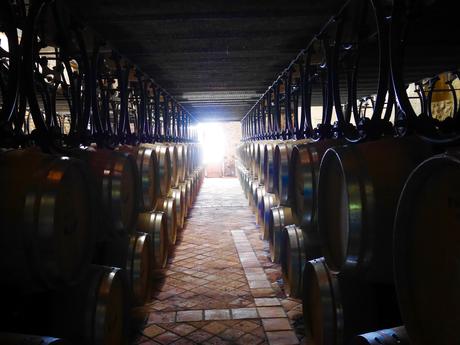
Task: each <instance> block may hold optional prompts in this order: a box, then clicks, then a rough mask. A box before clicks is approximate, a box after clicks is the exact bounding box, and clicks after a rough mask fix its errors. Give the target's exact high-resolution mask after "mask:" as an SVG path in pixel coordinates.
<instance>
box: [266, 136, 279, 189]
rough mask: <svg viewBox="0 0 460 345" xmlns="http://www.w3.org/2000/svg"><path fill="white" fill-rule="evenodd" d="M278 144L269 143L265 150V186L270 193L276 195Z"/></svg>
mask: <svg viewBox="0 0 460 345" xmlns="http://www.w3.org/2000/svg"><path fill="white" fill-rule="evenodd" d="M277 143H278V142H276V141H274V142H268V143H267V144H266V145H265V148H264V155H263V167H264V185H265V189H266V190H267V192H268V193H276V191H277V189H278V188H277V187H276V183H277V181H275V161H274V156H275V145H276V144H277Z"/></svg>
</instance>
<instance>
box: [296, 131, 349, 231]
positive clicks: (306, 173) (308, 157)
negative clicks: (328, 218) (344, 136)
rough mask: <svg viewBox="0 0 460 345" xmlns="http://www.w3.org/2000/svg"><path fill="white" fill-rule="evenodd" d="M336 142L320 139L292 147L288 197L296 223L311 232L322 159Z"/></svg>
mask: <svg viewBox="0 0 460 345" xmlns="http://www.w3.org/2000/svg"><path fill="white" fill-rule="evenodd" d="M339 144H340V142H339V141H337V140H321V141H318V142H315V143H307V144H301V145H296V146H295V147H293V148H292V153H291V161H290V167H289V175H290V182H291V185H290V186H289V193H290V196H289V199H290V200H291V207H292V211H293V213H294V216H295V218H296V219H297V221H298V222H299V225H300V226H302V227H303V228H304V229H305V231H308V232H311V233H312V234H313V233H317V231H318V213H317V203H318V201H317V198H318V178H319V168H320V164H321V159H322V158H323V155H324V153H325V152H326V150H327V149H329V148H330V147H333V146H337V145H339ZM311 237H313V236H311Z"/></svg>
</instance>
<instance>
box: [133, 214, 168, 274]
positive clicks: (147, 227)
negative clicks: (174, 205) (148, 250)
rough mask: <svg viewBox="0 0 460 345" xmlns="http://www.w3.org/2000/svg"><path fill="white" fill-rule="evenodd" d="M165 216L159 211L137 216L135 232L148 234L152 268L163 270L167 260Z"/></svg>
mask: <svg viewBox="0 0 460 345" xmlns="http://www.w3.org/2000/svg"><path fill="white" fill-rule="evenodd" d="M167 222H168V221H167V216H166V214H165V213H164V212H161V211H151V212H144V213H140V214H139V218H138V220H137V230H138V231H140V232H145V233H148V234H150V238H151V244H152V251H153V267H154V268H164V267H166V262H167V260H168V246H169V244H168V225H167Z"/></svg>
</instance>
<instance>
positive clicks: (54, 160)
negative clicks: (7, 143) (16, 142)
mask: <svg viewBox="0 0 460 345" xmlns="http://www.w3.org/2000/svg"><path fill="white" fill-rule="evenodd" d="M89 175H90V174H89V171H88V169H87V167H86V165H85V164H83V163H82V162H81V161H79V160H77V159H74V158H69V157H64V156H58V155H48V154H43V153H41V152H39V151H38V150H32V149H28V150H10V151H5V152H1V153H0V190H1V191H2V197H1V198H0V228H1V231H0V270H1V272H2V275H3V277H4V278H3V279H2V288H6V289H14V290H18V291H22V292H24V293H31V292H34V291H40V290H46V289H54V288H58V287H60V286H64V285H67V284H70V283H72V282H75V281H76V280H77V279H79V278H81V275H82V274H84V272H85V270H86V269H87V268H88V265H89V263H90V260H91V257H92V251H93V248H94V240H95V235H96V229H97V228H96V227H95V226H94V225H95V224H94V217H93V212H94V211H95V209H94V208H95V206H94V204H93V195H92V190H91V184H90V176H89Z"/></svg>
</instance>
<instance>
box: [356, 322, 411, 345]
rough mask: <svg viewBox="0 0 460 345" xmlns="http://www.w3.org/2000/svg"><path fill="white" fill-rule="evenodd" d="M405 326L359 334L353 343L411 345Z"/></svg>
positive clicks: (364, 344) (357, 344)
mask: <svg viewBox="0 0 460 345" xmlns="http://www.w3.org/2000/svg"><path fill="white" fill-rule="evenodd" d="M410 344H411V343H410V341H409V337H408V336H407V332H406V329H405V328H404V326H401V327H395V328H388V329H381V330H378V331H374V332H369V333H366V334H361V335H358V336H357V337H355V338H354V339H353V341H352V342H351V345H410Z"/></svg>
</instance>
